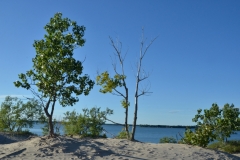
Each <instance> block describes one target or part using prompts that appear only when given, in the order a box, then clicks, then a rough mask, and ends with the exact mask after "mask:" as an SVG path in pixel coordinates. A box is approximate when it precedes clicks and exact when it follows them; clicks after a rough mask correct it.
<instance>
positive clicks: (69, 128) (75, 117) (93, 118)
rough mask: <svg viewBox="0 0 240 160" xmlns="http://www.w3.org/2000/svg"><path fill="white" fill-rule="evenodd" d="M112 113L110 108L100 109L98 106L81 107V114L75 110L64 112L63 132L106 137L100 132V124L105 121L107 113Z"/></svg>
mask: <svg viewBox="0 0 240 160" xmlns="http://www.w3.org/2000/svg"><path fill="white" fill-rule="evenodd" d="M111 114H113V111H112V110H111V109H108V108H107V109H106V111H100V108H97V107H94V108H91V109H90V110H89V109H83V114H79V113H77V112H76V111H72V112H66V113H65V114H64V115H65V117H64V118H63V126H64V132H65V134H67V135H80V136H82V137H94V138H95V137H106V135H105V134H102V131H103V127H102V125H103V124H104V123H105V121H106V117H107V115H111Z"/></svg>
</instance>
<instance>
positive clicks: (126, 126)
mask: <svg viewBox="0 0 240 160" xmlns="http://www.w3.org/2000/svg"><path fill="white" fill-rule="evenodd" d="M125 131H126V133H127V139H129V131H128V107H127V108H126V111H125Z"/></svg>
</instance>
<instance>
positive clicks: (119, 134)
mask: <svg viewBox="0 0 240 160" xmlns="http://www.w3.org/2000/svg"><path fill="white" fill-rule="evenodd" d="M130 135H131V132H129V133H128V135H127V132H126V131H125V129H124V128H123V129H122V131H121V132H119V133H118V135H117V136H116V137H115V138H117V139H128V137H129V138H130Z"/></svg>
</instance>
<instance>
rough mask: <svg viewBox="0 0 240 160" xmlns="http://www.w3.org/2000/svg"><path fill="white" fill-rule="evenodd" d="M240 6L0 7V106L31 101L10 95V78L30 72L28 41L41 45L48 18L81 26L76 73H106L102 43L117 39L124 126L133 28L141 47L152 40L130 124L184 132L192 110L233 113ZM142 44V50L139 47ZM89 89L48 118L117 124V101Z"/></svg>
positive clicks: (159, 2) (7, 0)
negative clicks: (105, 115)
mask: <svg viewBox="0 0 240 160" xmlns="http://www.w3.org/2000/svg"><path fill="white" fill-rule="evenodd" d="M239 8H240V1H238V0H231V1H222V0H213V1H209V0H202V1H197V0H185V1H178V0H176V1H174V0H171V1H167V0H151V1H149V0H145V1H143V0H138V1H127V0H121V1H120V0H119V1H116V0H115V1H112V0H108V1H107V0H104V1H99V0H95V1H87V0H86V1H77V0H75V1H73V0H72V1H66V0H65V1H63V0H55V1H49V0H41V1H31V0H25V1H11V0H1V1H0V73H1V74H0V75H1V78H0V101H3V99H4V97H5V96H6V95H12V96H14V95H15V96H18V97H21V95H26V96H31V92H30V91H27V90H25V89H22V88H16V87H15V86H14V85H13V82H14V81H16V80H18V74H20V73H25V72H26V71H27V70H29V69H31V67H32V61H31V60H32V58H33V57H34V56H35V50H34V48H33V46H32V44H33V42H34V40H40V39H43V36H44V34H45V30H44V29H43V27H44V26H45V25H46V24H47V23H48V22H49V20H50V18H51V17H53V15H54V14H55V13H56V12H61V13H62V14H63V17H68V18H70V19H71V20H74V21H77V23H78V24H79V25H84V26H85V27H86V32H85V37H84V38H85V39H86V43H85V46H84V47H82V48H80V49H77V50H76V51H75V58H76V59H78V60H83V59H84V57H86V60H85V62H84V64H83V65H84V73H86V74H89V76H90V77H91V78H92V79H94V80H95V77H96V75H97V74H96V72H97V70H99V71H100V72H103V71H105V70H107V71H109V72H110V73H114V72H113V70H112V66H111V59H110V56H113V53H114V50H113V48H112V47H111V45H110V41H109V36H111V37H112V38H114V39H115V38H119V40H120V41H121V42H122V44H123V48H122V51H123V52H125V51H127V50H128V54H127V57H126V61H125V71H126V74H127V85H128V86H129V90H130V95H131V96H130V103H131V106H130V108H129V109H130V111H129V123H132V121H133V112H134V110H133V109H134V96H133V95H134V89H135V77H134V73H135V72H134V71H136V68H135V63H136V61H137V59H138V54H139V46H140V43H139V42H140V38H141V29H142V27H144V28H145V36H146V37H147V38H148V39H147V40H148V41H147V43H148V42H149V41H150V40H151V39H152V38H154V37H155V36H159V37H158V39H157V40H156V41H155V42H154V43H153V45H152V46H151V48H150V49H149V51H148V52H147V55H146V57H145V58H144V59H143V68H144V69H145V70H146V71H149V72H150V77H149V79H148V80H147V81H145V82H143V83H142V86H143V87H144V86H145V85H146V84H148V83H150V84H151V91H152V92H153V93H152V94H151V95H150V96H145V97H140V101H139V112H138V121H137V122H138V124H166V125H192V124H194V123H192V118H193V117H194V115H195V114H196V111H197V109H199V108H202V109H205V108H210V107H211V105H212V103H218V105H219V106H223V105H224V104H225V103H234V104H235V106H236V107H240V85H239V83H240V72H239V71H240V9H239ZM147 43H146V44H147ZM99 89H100V87H99V86H97V85H95V87H94V89H93V90H92V91H91V93H90V95H89V96H80V97H79V99H80V101H79V102H78V103H77V104H76V105H75V106H74V107H66V108H62V107H61V106H59V105H57V108H56V110H55V113H54V116H55V117H56V118H59V117H62V116H63V113H64V112H66V111H67V110H68V111H72V110H73V109H75V110H76V111H78V112H81V111H82V109H83V108H91V107H94V106H97V107H101V108H102V109H105V108H106V107H109V108H111V109H113V110H114V115H112V116H111V117H110V119H112V120H114V121H117V122H119V123H123V122H124V109H123V108H122V107H121V105H120V100H121V98H120V97H117V96H113V95H111V94H101V93H100V92H99Z"/></svg>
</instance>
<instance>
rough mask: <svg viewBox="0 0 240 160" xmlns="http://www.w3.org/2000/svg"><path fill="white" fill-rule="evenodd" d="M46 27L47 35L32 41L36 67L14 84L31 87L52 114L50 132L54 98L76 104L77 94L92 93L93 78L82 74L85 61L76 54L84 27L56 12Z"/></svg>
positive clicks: (50, 123)
mask: <svg viewBox="0 0 240 160" xmlns="http://www.w3.org/2000/svg"><path fill="white" fill-rule="evenodd" d="M44 29H45V30H46V32H47V33H46V34H45V35H44V39H42V40H35V41H34V44H33V47H34V48H35V50H36V56H35V58H33V60H32V62H33V68H32V69H31V70H29V71H27V72H26V74H23V73H21V74H19V79H20V80H19V81H16V82H14V84H15V86H16V87H22V88H26V89H28V90H31V92H32V93H33V94H34V95H35V96H37V97H38V98H39V99H40V100H41V102H42V106H43V108H44V111H45V114H46V116H47V117H48V118H49V126H50V128H49V131H50V133H49V134H50V135H53V129H52V115H53V112H54V106H55V102H56V101H58V102H59V103H60V105H62V106H63V107H65V106H73V105H74V104H75V103H76V102H78V101H79V99H78V97H77V96H79V95H81V94H84V95H88V94H89V92H90V90H91V89H92V88H93V85H94V81H92V80H91V79H90V78H89V76H88V75H86V74H85V75H83V76H81V74H82V71H83V66H82V62H80V61H78V60H76V59H75V58H74V57H73V51H74V49H76V48H77V47H82V46H83V45H84V43H85V39H83V36H84V31H85V27H84V26H79V25H77V23H76V22H75V21H71V20H70V19H68V18H62V14H61V13H56V14H55V15H54V17H53V18H51V19H50V22H49V23H47V25H46V26H45V27H44ZM36 88H37V91H36V90H35V89H36ZM73 93H74V94H75V95H73ZM50 106H51V110H50V111H49V110H48V109H50V108H49V107H50Z"/></svg>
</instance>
